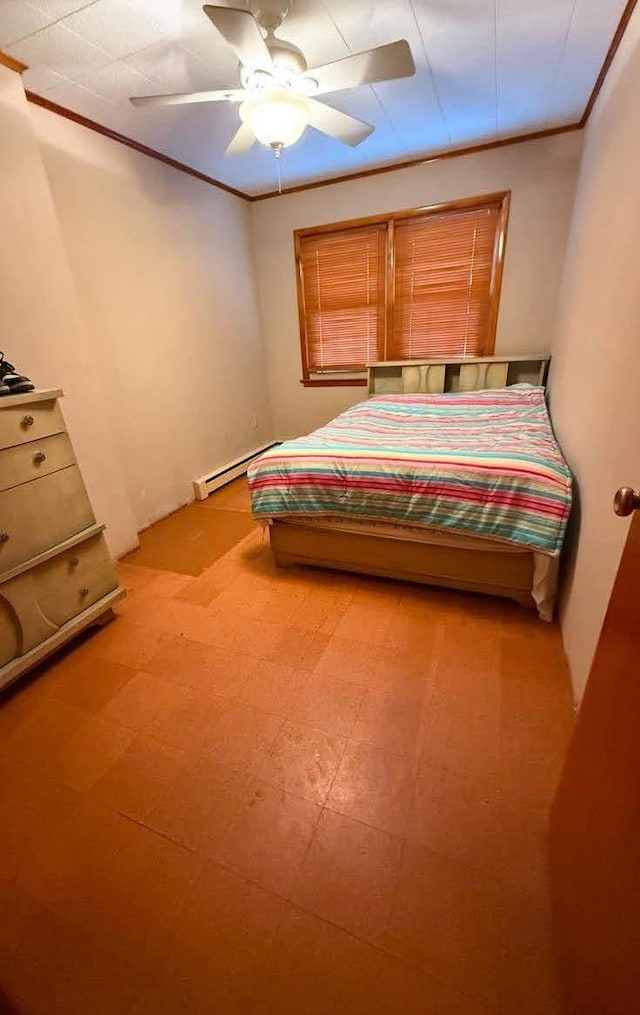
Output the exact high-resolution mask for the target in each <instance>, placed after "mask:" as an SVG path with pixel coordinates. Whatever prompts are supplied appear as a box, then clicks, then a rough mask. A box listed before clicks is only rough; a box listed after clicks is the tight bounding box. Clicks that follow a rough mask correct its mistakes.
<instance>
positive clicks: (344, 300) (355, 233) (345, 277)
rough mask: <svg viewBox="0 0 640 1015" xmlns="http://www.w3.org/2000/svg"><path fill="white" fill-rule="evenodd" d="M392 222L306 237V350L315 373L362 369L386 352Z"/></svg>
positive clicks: (303, 274) (303, 252)
mask: <svg viewBox="0 0 640 1015" xmlns="http://www.w3.org/2000/svg"><path fill="white" fill-rule="evenodd" d="M385 257H386V224H380V225H373V226H367V227H363V228H360V229H345V230H341V231H338V232H331V233H318V234H315V235H313V236H307V237H303V238H301V240H300V255H299V271H300V273H301V287H302V299H303V308H302V310H303V316H304V334H303V349H304V354H305V356H306V367H307V371H308V372H309V373H314V372H316V373H321V372H323V371H330V370H362V369H363V368H364V367H365V365H366V364H367V363H368V362H370V361H371V360H377V359H379V358H380V357H381V355H382V350H383V341H384V317H385Z"/></svg>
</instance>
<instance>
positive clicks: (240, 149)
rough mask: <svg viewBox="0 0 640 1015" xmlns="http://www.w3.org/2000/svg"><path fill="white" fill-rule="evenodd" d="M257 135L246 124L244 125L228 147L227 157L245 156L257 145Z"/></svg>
mask: <svg viewBox="0 0 640 1015" xmlns="http://www.w3.org/2000/svg"><path fill="white" fill-rule="evenodd" d="M255 141H256V138H255V134H254V133H253V131H252V130H251V127H249V126H248V125H247V124H246V123H242V124H241V125H240V127H239V128H238V130H237V131H236V133H235V134H234V135H233V137H232V139H231V143H230V144H229V145H228V147H227V150H226V152H225V155H245V154H246V152H248V151H251V149H252V148H253V146H254V144H255Z"/></svg>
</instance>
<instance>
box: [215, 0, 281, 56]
mask: <svg viewBox="0 0 640 1015" xmlns="http://www.w3.org/2000/svg"><path fill="white" fill-rule="evenodd" d="M202 10H203V11H204V13H205V14H206V15H207V17H208V18H209V20H210V21H211V22H212V24H213V25H215V27H216V28H217V29H218V31H219V32H220V34H221V35H222V37H223V39H224V40H225V42H226V43H227V45H229V46H231V49H232V50H233V52H234V53H235V54H236V56H237V57H238V60H239V61H240V63H241V64H243V65H244V66H245V67H249V68H250V69H251V70H272V69H273V60H272V59H271V54H270V52H269V50H268V49H267V47H266V44H265V41H264V39H263V37H262V32H261V31H260V26H259V25H258V22H257V21H256V19H255V18H254V16H253V14H252V13H251V12H250V11H247V10H239V9H238V8H235V7H218V6H215V5H214V4H205V6H204V7H203V8H202Z"/></svg>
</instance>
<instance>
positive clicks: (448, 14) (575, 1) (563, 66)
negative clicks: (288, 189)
mask: <svg viewBox="0 0 640 1015" xmlns="http://www.w3.org/2000/svg"><path fill="white" fill-rule="evenodd" d="M201 4H202V0H0V46H1V47H2V48H3V49H4V51H5V52H7V53H9V54H10V55H12V56H15V57H17V59H19V60H22V61H23V62H24V63H26V64H28V65H29V70H28V71H27V72H26V73H25V75H24V83H25V87H26V88H29V89H31V90H32V91H34V92H37V93H39V94H40V95H44V96H46V97H47V98H49V99H51V100H52V101H54V102H57V103H59V104H60V105H62V106H66V107H68V108H69V109H72V110H74V111H76V112H78V113H82V114H83V115H84V116H87V117H90V118H91V119H92V120H96V121H97V122H98V123H100V124H103V125H105V126H107V127H110V128H112V129H114V130H117V131H119V132H120V133H122V134H125V135H127V136H128V137H131V138H134V139H135V140H137V141H140V142H142V143H143V144H145V145H148V146H150V147H151V148H155V149H156V150H157V151H160V152H164V153H165V154H167V155H171V156H172V157H173V158H175V159H178V160H180V161H181V162H184V163H187V164H188V165H190V166H193V167H194V168H196V169H199V170H200V171H202V172H204V173H207V174H208V175H210V176H213V177H215V178H216V179H219V180H222V181H223V182H225V183H228V184H230V185H231V186H233V187H237V188H239V189H240V190H243V191H246V192H247V193H251V194H256V193H261V192H265V191H271V190H273V189H274V188H275V184H276V166H275V162H274V159H273V155H272V153H271V152H270V151H268V150H267V149H264V148H260V147H259V146H255V147H254V149H253V150H252V151H251V152H250V153H249V154H246V155H242V156H238V157H235V158H224V157H223V154H222V153H223V151H224V149H225V147H226V145H227V143H228V142H229V140H230V139H231V137H232V136H233V134H234V133H235V130H236V128H237V125H238V111H237V106H232V105H230V104H226V103H213V104H207V105H194V106H178V107H176V106H174V107H166V108H161V109H141V108H138V109H134V108H133V107H132V106H130V104H129V103H128V102H127V98H128V96H129V95H133V94H140V95H144V94H148V93H155V92H165V91H166V92H172V91H191V90H196V89H205V88H220V87H228V86H235V85H237V84H238V82H239V77H238V66H237V61H236V59H235V57H234V55H233V54H232V52H231V51H230V50H229V49H228V48H227V46H226V45H225V43H224V42H223V40H222V38H221V37H220V36H219V35H218V33H217V31H216V30H215V28H214V27H213V25H211V23H210V22H209V21H208V19H207V18H206V17H205V15H204V14H203V13H202V10H201ZM228 5H229V6H238V7H240V6H243V3H242V0H236V2H233V0H232V2H231V3H229V4H228ZM247 6H248V4H247ZM624 7H625V0H292V3H291V13H290V14H289V16H288V17H287V19H286V21H285V23H284V25H283V26H282V28H281V29H280V32H279V34H280V35H281V36H282V37H283V38H285V39H289V40H291V41H292V42H294V43H295V44H296V45H297V46H299V47H300V48H301V49H302V50H303V52H304V53H305V55H306V57H307V61H308V63H309V66H310V67H313V66H314V65H316V66H317V65H318V64H321V63H326V62H328V61H331V60H336V59H339V58H341V57H343V56H347V55H348V54H349V53H354V52H358V51H359V50H363V49H368V48H370V47H372V46H377V45H381V44H383V43H386V42H392V41H394V40H395V39H398V38H406V39H407V40H408V41H409V43H410V45H411V49H412V52H413V57H414V60H415V62H416V67H417V73H416V75H415V77H413V78H410V79H407V80H402V81H394V82H387V83H384V84H378V85H375V86H367V87H362V88H359V89H357V90H352V91H346V92H340V93H336V94H335V95H333V96H328V97H327V100H328V101H329V102H330V103H331V104H332V105H335V106H336V107H338V108H340V109H342V110H344V111H345V112H348V113H351V114H353V115H354V116H357V117H359V118H360V119H363V120H367V121H368V122H370V123H372V124H374V125H375V128H376V129H375V132H374V133H373V134H372V135H371V137H370V138H369V139H368V140H367V141H365V142H364V143H363V144H362V145H360V146H359V147H358V148H356V149H351V148H348V147H346V146H344V145H342V144H340V143H339V142H338V141H334V140H332V139H330V138H328V137H325V136H324V135H321V134H318V133H317V132H316V131H314V130H313V129H308V130H307V131H306V132H305V134H304V136H303V138H302V140H301V141H299V142H298V144H297V145H295V146H294V147H293V148H291V149H289V150H287V151H286V152H285V153H284V156H283V159H282V163H283V172H284V185H285V186H287V185H289V186H290V185H293V184H295V183H300V182H305V181H307V180H313V179H318V178H323V177H326V176H335V175H339V174H342V173H348V172H355V171H358V170H360V169H366V168H370V167H372V166H376V165H380V164H383V163H385V162H392V161H397V160H401V159H410V158H413V157H417V156H420V155H427V154H429V153H433V152H435V151H442V150H444V149H447V148H451V147H461V146H464V145H468V144H474V143H479V142H482V141H486V140H491V139H494V138H500V137H506V136H509V135H513V134H521V133H524V132H529V131H535V130H540V129H543V128H546V127H554V126H559V125H563V124H568V123H572V122H575V121H576V120H579V119H580V117H581V115H582V112H583V110H584V107H585V105H586V102H587V100H588V97H589V94H590V92H591V89H592V88H593V85H594V83H595V80H596V78H597V76H598V73H599V71H600V68H601V66H602V63H603V61H604V58H605V56H606V53H607V50H608V48H609V45H610V43H611V39H612V37H613V35H614V32H615V30H616V27H617V25H618V22H619V20H620V18H621V16H622V13H623V10H624Z"/></svg>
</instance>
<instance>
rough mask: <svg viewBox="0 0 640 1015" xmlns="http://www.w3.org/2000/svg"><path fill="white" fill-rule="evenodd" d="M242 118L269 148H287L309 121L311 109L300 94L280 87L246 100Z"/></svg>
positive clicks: (296, 139) (241, 111)
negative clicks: (277, 89)
mask: <svg viewBox="0 0 640 1015" xmlns="http://www.w3.org/2000/svg"><path fill="white" fill-rule="evenodd" d="M240 119H241V120H242V122H243V123H246V124H247V126H248V127H250V128H251V130H252V131H253V133H254V134H255V136H256V138H257V140H258V141H259V142H260V143H261V144H263V145H265V146H266V147H267V148H276V149H279V148H288V147H289V146H290V145H292V144H295V143H296V141H298V140H299V138H300V137H301V136H302V134H303V132H304V130H305V128H306V127H307V126H308V124H309V108H308V105H307V103H306V101H305V99H304V97H303V96H301V95H296V94H295V93H293V92H290V91H286V90H280V91H273V92H269V93H266V94H262V95H254V96H252V97H251V98H249V99H246V100H245V101H244V102H243V103H242V105H241V106H240Z"/></svg>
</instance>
